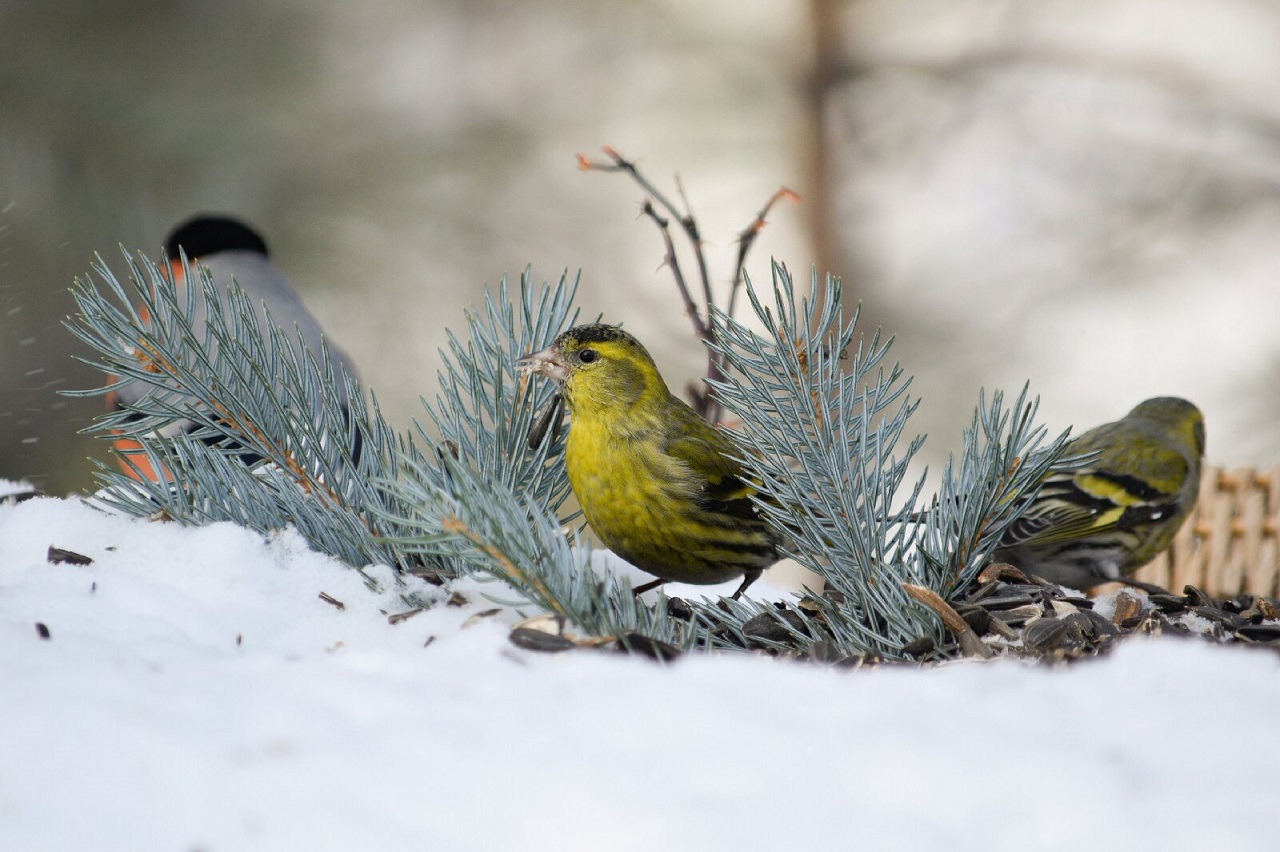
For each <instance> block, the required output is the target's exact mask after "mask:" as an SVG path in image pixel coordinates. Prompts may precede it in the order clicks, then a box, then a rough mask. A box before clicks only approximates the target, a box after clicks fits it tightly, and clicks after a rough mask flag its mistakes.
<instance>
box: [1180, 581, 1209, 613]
mask: <svg viewBox="0 0 1280 852" xmlns="http://www.w3.org/2000/svg"><path fill="white" fill-rule="evenodd" d="M1182 594H1183V595H1184V596H1185V597H1186V599H1187V606H1189V607H1197V606H1211V607H1213V608H1215V609H1217V607H1218V602H1217V601H1216V600H1214V599H1213V598H1212V597H1210V596H1209V595H1207V594H1205V593H1204V592H1203V591H1201V590H1200V589H1197V588H1196V587H1195V586H1183V587H1182Z"/></svg>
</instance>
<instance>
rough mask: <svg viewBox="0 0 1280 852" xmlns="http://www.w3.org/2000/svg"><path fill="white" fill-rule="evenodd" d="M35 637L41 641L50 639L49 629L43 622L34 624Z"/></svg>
mask: <svg viewBox="0 0 1280 852" xmlns="http://www.w3.org/2000/svg"><path fill="white" fill-rule="evenodd" d="M36 635H38V636H39V637H40V638H41V639H48V638H49V637H50V635H51V634H50V633H49V627H48V625H46V624H45V623H44V622H43V621H37V622H36Z"/></svg>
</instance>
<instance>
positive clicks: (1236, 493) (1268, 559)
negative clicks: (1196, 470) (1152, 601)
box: [1135, 465, 1280, 597]
mask: <svg viewBox="0 0 1280 852" xmlns="http://www.w3.org/2000/svg"><path fill="white" fill-rule="evenodd" d="M1278 529H1280V465H1276V466H1274V467H1272V468H1271V469H1270V470H1261V471H1259V470H1253V469H1250V468H1238V469H1234V470H1229V471H1228V470H1223V469H1221V468H1209V469H1207V470H1206V471H1205V473H1204V477H1203V478H1202V479H1201V480H1200V499H1199V500H1198V501H1197V502H1196V508H1195V511H1193V512H1192V513H1191V517H1190V518H1188V519H1187V522H1186V523H1185V524H1183V525H1182V529H1181V530H1179V531H1178V534H1177V536H1176V537H1175V538H1174V540H1173V545H1172V546H1171V547H1170V548H1169V550H1168V551H1167V552H1166V553H1163V554H1161V555H1160V556H1158V557H1156V559H1155V561H1153V562H1151V563H1150V564H1149V565H1146V566H1145V567H1144V568H1142V570H1140V571H1139V572H1138V573H1137V574H1136V575H1135V576H1136V577H1137V579H1139V580H1145V581H1146V582H1148V583H1155V584H1157V585H1160V586H1164V587H1165V588H1167V589H1170V590H1171V591H1174V592H1181V591H1182V587H1183V586H1187V585H1191V586H1196V587H1198V588H1201V589H1204V590H1205V591H1207V592H1208V593H1209V594H1212V595H1217V596H1220V597H1233V596H1235V595H1238V594H1240V593H1241V592H1248V593H1250V594H1255V595H1267V596H1270V597H1280V541H1278V540H1277V530H1278Z"/></svg>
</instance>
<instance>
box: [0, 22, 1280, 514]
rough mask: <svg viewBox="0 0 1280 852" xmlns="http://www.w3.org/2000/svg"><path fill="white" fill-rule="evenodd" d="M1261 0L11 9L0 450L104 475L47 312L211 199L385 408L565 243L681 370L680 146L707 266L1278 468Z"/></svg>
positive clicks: (1085, 410)
mask: <svg viewBox="0 0 1280 852" xmlns="http://www.w3.org/2000/svg"><path fill="white" fill-rule="evenodd" d="M1277 92H1280V2H1277V0H1035V2H1027V0H1007V2H1000V0H848V1H847V2H837V0H812V2H807V3H801V2H792V3H785V2H739V1H738V0H732V2H731V0H717V2H700V3H682V2H678V1H677V0H627V2H623V0H591V2H572V1H571V0H527V2H523V3H519V4H515V3H500V2H496V0H488V1H486V0H453V2H446V0H440V2H433V3H424V2H414V3H410V2H399V0H377V2H369V3H363V4H351V3H339V2H315V0H309V1H308V2H301V0H296V2H290V0H274V1H273V2H260V0H259V2H249V0H222V2H216V3H211V2H196V0H185V2H184V0H168V1H167V2H159V0H136V2H132V3H130V4H127V5H121V6H118V7H117V6H115V4H105V3H102V2H100V0H63V2H59V3H47V2H38V0H27V2H24V0H8V2H4V0H0V476H2V477H7V478H19V477H25V478H27V479H29V480H31V481H33V482H35V483H37V484H38V485H40V486H41V487H43V488H45V489H46V490H48V491H50V492H52V493H67V492H69V491H74V490H81V489H85V488H88V487H89V486H90V485H91V480H90V476H89V468H88V464H87V462H86V458H87V457H89V456H91V455H95V454H97V455H99V456H101V455H103V453H104V448H103V447H102V446H101V445H100V443H99V442H96V441H93V440H90V439H86V438H84V437H82V436H78V435H77V434H76V432H77V430H78V429H80V428H83V427H84V426H85V425H86V424H87V423H88V422H89V421H90V419H91V418H92V416H93V415H94V414H95V413H97V411H98V410H99V409H100V406H101V401H100V400H99V399H90V400H82V399H69V398H64V397H60V396H59V395H58V393H57V392H58V391H59V390H63V389H70V388H85V387H92V386H96V385H98V384H100V383H101V381H102V377H101V375H100V374H97V373H96V372H95V371H94V370H92V369H90V368H88V367H85V366H84V365H81V364H79V363H77V362H76V361H75V360H74V359H73V357H72V356H74V355H76V354H84V353H83V352H81V351H80V350H79V349H78V348H77V346H76V345H75V343H74V342H73V340H72V338H71V336H70V334H69V333H68V332H66V331H65V330H64V329H63V328H62V326H61V324H60V323H61V320H62V319H63V317H65V316H66V315H67V314H68V313H69V312H70V311H71V310H72V303H71V299H70V296H69V294H68V292H67V288H68V287H69V286H70V284H71V282H72V280H73V279H74V278H75V277H76V276H77V275H83V274H85V273H86V272H88V270H89V269H90V266H91V264H92V263H93V261H94V255H95V252H98V253H101V254H102V255H103V257H104V259H105V260H106V261H107V263H109V264H110V265H111V266H112V267H113V268H114V269H116V270H117V271H118V272H119V271H120V270H122V268H123V264H122V263H121V262H120V254H119V248H118V247H119V246H120V245H121V244H123V245H124V246H126V247H128V248H130V249H137V250H141V251H143V252H146V253H149V254H151V255H153V256H156V255H158V253H159V249H160V246H161V244H162V241H163V239H164V236H165V234H166V233H167V232H168V230H169V229H170V228H171V227H172V226H173V225H174V224H175V223H177V222H178V221H179V220H181V219H184V218H186V217H188V216H190V215H191V214H193V213H196V212H200V211H220V212H228V213H233V214H235V215H238V216H241V217H243V218H245V219H246V220H248V221H250V222H252V223H254V224H255V225H256V226H257V227H258V228H259V229H260V230H261V231H262V232H263V234H264V235H265V236H266V238H267V241H268V243H269V244H270V245H271V248H272V252H273V256H274V258H275V259H276V262H277V263H278V265H279V266H280V267H281V268H282V269H283V270H284V271H285V272H286V274H288V275H289V276H290V277H291V278H292V280H293V281H294V283H295V284H296V285H297V287H298V289H299V290H301V291H302V293H303V295H304V298H305V299H306V301H307V303H308V304H309V306H310V307H311V308H312V311H313V312H314V313H315V314H316V315H317V316H318V317H319V318H320V320H321V321H322V323H323V324H324V325H325V327H326V328H327V330H328V332H329V335H330V337H331V338H332V340H334V341H335V342H336V343H338V344H339V345H340V346H342V347H343V348H344V349H346V350H347V351H348V352H349V353H350V354H351V356H352V357H353V359H354V360H355V362H356V363H357V364H358V365H359V368H360V370H361V373H362V376H363V378H364V380H365V383H366V384H367V385H368V386H370V387H372V388H373V389H375V390H376V391H377V393H378V395H379V398H380V400H381V401H382V402H383V404H384V410H385V411H386V413H387V414H388V415H389V416H390V417H391V419H392V420H393V422H394V423H395V424H396V425H399V426H402V427H403V426H405V425H407V424H408V422H409V420H410V418H412V417H414V416H415V415H416V413H417V412H418V410H419V402H418V397H419V395H425V396H427V397H429V398H430V397H434V395H435V387H436V379H435V372H436V369H437V364H438V358H437V349H438V348H439V347H440V346H441V345H443V343H444V332H445V329H446V328H448V327H455V328H456V327H459V326H461V324H462V312H463V310H464V308H465V307H466V306H468V305H471V304H474V303H476V302H478V301H479V300H480V299H481V295H482V293H483V288H484V287H485V286H486V284H489V285H492V284H495V283H496V282H498V281H499V280H500V279H501V278H502V277H503V276H504V275H505V276H510V277H511V278H512V279H513V280H514V279H516V278H518V276H519V274H520V272H521V271H522V270H523V269H524V268H525V267H526V266H528V265H532V268H533V273H534V275H535V277H536V278H537V279H538V280H539V281H541V280H544V279H553V280H554V279H557V278H558V277H559V276H560V275H561V273H562V272H563V271H565V270H568V271H569V272H570V274H577V273H578V271H579V270H581V275H582V285H581V288H580V291H579V304H580V306H581V307H582V309H583V311H584V313H585V314H586V315H587V316H594V315H596V314H597V313H603V314H604V317H605V319H606V320H608V321H614V322H620V321H625V322H626V324H627V326H628V328H630V329H631V330H632V331H634V332H635V333H636V334H637V335H639V336H640V337H641V338H642V339H643V340H644V341H645V342H646V343H647V344H648V345H649V346H650V348H651V349H652V350H653V351H654V354H655V356H656V357H657V359H658V361H659V365H660V367H662V369H663V371H664V373H665V375H666V376H667V378H668V381H669V382H670V384H671V385H672V386H673V387H674V388H682V387H683V386H684V385H685V384H686V383H687V382H688V381H689V380H692V379H694V378H696V377H698V376H700V375H701V372H702V370H703V369H704V366H705V358H704V356H703V354H702V352H701V350H700V346H699V344H698V342H697V341H696V340H695V339H694V338H693V336H692V335H691V333H690V330H689V325H688V322H687V320H686V318H685V316H684V314H683V312H682V309H681V306H680V302H679V300H678V299H677V298H676V294H675V290H674V287H673V284H672V281H671V278H670V275H669V274H668V272H667V271H666V270H664V269H660V268H659V264H660V261H661V258H662V245H661V242H660V239H659V237H658V234H657V233H656V231H655V230H654V228H653V227H652V225H651V223H649V222H647V221H644V220H642V219H640V218H638V216H637V214H638V212H639V204H640V201H641V200H642V194H641V193H640V191H639V190H638V189H637V188H636V187H635V186H634V185H633V184H631V183H630V182H629V181H628V180H627V179H625V178H624V177H622V176H620V175H611V174H600V173H584V172H581V171H579V170H578V169H577V167H576V162H575V155H576V154H577V152H579V151H582V152H586V153H588V154H590V155H591V156H593V157H594V156H597V155H598V151H599V148H600V146H601V145H604V144H608V145H613V146H615V147H616V148H618V149H619V150H620V151H621V152H622V153H623V154H625V155H627V156H629V157H631V158H633V159H635V160H637V161H638V162H639V165H640V166H641V168H642V169H644V170H645V172H646V173H647V175H648V176H649V177H650V178H651V179H653V180H654V182H655V183H657V184H658V185H659V186H660V187H662V188H664V189H667V190H673V188H674V184H673V176H674V175H675V174H677V173H678V174H679V175H680V177H681V179H682V181H683V184H684V187H685V189H686V190H687V193H688V196H689V199H690V201H691V203H692V205H693V207H694V211H695V213H696V214H697V215H698V218H699V220H700V223H701V225H702V229H703V233H704V236H705V237H706V239H707V250H708V253H709V257H710V260H711V264H712V270H713V274H714V275H715V277H716V281H717V283H718V285H719V286H721V287H722V288H725V289H727V287H728V281H729V280H730V278H731V274H732V263H733V258H734V255H735V252H736V245H735V242H734V240H735V237H736V234H737V232H738V231H740V230H741V229H742V228H743V226H745V225H746V224H747V223H748V222H749V221H750V220H751V218H752V216H753V215H754V214H755V212H756V211H757V210H758V209H759V207H760V205H761V204H762V203H763V202H764V201H765V200H766V199H767V198H768V197H769V195H770V194H771V193H772V192H773V191H774V190H775V189H777V188H778V187H779V186H781V185H787V186H789V187H791V188H793V189H795V190H796V191H797V192H799V193H800V194H801V196H803V202H802V203H801V204H799V205H785V204H783V205H779V206H778V207H777V208H775V210H774V212H773V214H772V215H771V216H770V223H771V224H770V226H769V227H768V228H767V229H766V230H765V231H764V232H763V234H762V235H761V238H760V240H759V241H758V242H757V244H756V248H755V250H754V253H753V255H752V258H751V261H750V262H749V265H748V269H749V272H750V273H751V274H752V275H753V277H754V278H755V279H756V280H758V281H767V280H768V269H769V267H768V263H769V257H770V256H771V255H772V256H775V257H777V258H778V259H779V260H781V261H783V262H785V263H786V264H787V265H788V266H789V267H790V268H791V269H792V270H793V271H794V272H795V273H796V274H797V275H798V277H800V278H801V279H802V280H805V279H807V277H808V274H809V270H810V269H811V268H813V267H816V268H818V269H819V270H821V271H824V272H825V271H828V270H829V271H831V272H832V273H833V274H836V275H838V276H840V277H841V278H843V280H844V282H845V284H846V287H847V290H848V292H849V293H850V295H851V299H852V300H855V301H856V300H860V301H862V303H863V305H864V315H863V316H864V320H865V321H866V323H867V325H866V328H867V329H868V330H870V329H871V328H874V327H875V326H883V327H884V328H885V330H886V331H890V332H894V333H896V334H897V342H896V344H895V349H894V355H895V357H896V358H898V359H899V360H900V361H901V362H902V364H903V366H904V367H905V369H906V370H907V372H908V373H911V374H914V375H915V377H916V378H915V383H914V385H913V389H914V393H915V394H916V395H917V396H919V397H921V398H922V400H923V401H922V404H921V406H920V410H919V413H918V414H917V416H916V418H915V420H914V421H913V423H914V426H915V429H916V430H917V431H919V432H922V433H927V434H928V435H929V440H928V441H927V443H926V445H925V451H924V455H923V456H922V461H927V462H929V463H930V464H932V465H934V466H935V467H936V465H937V464H938V462H940V461H941V460H945V458H946V455H947V454H948V453H949V452H951V451H952V450H954V449H956V448H957V447H958V445H959V439H960V430H961V428H962V426H963V425H965V424H966V423H967V422H968V420H969V418H970V416H971V415H972V411H973V407H974V405H975V403H976V401H977V398H978V390H979V388H981V387H985V388H987V389H988V390H991V389H995V388H1003V389H1006V390H1007V391H1009V392H1011V393H1015V392H1016V391H1017V390H1018V389H1019V388H1021V386H1022V385H1023V383H1024V382H1028V381H1029V382H1030V384H1031V389H1032V391H1033V392H1035V393H1038V394H1039V395H1040V396H1041V399H1042V404H1041V419H1042V421H1043V422H1045V423H1046V424H1048V425H1049V426H1051V427H1052V428H1053V429H1054V430H1055V431H1056V430H1057V429H1060V428H1063V427H1066V426H1068V425H1073V424H1074V425H1076V426H1078V427H1079V428H1082V429H1083V428H1087V427H1089V426H1093V425H1096V424H1097V423H1100V422H1103V421H1106V420H1112V419H1115V418H1117V417H1119V416H1121V415H1123V414H1124V413H1125V412H1126V411H1128V410H1129V408H1131V407H1132V406H1133V405H1134V404H1136V403H1137V402H1139V401H1140V400H1142V399H1144V398H1146V397H1150V396H1155V395H1161V394H1176V395H1182V396H1186V397H1188V398H1190V399H1192V400H1193V401H1195V402H1196V403H1197V404H1199V405H1200V406H1201V407H1202V408H1203V409H1204V411H1205V413H1206V419H1207V422H1208V433H1209V451H1208V454H1209V459H1210V461H1211V462H1215V463H1227V464H1271V463H1274V462H1276V461H1280V427H1278V426H1277V423H1278V422H1280V325H1278V323H1277V317H1278V316H1280V293H1278V290H1280V286H1278V285H1280V98H1278V97H1277V96H1276V93H1277Z"/></svg>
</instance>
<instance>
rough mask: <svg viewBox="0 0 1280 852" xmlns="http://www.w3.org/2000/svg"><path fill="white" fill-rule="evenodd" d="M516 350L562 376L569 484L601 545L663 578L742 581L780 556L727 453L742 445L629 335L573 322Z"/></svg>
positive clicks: (532, 364) (538, 367) (538, 368)
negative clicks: (548, 341)
mask: <svg viewBox="0 0 1280 852" xmlns="http://www.w3.org/2000/svg"><path fill="white" fill-rule="evenodd" d="M522 360H523V361H524V362H525V363H527V364H528V365H529V369H530V370H531V371H533V372H539V373H542V374H543V375H546V376H548V377H550V378H553V379H555V380H557V381H559V382H560V383H561V394H562V395H563V397H564V402H565V406H566V408H567V409H568V411H569V416H570V422H569V435H568V438H567V440H566V444H565V467H566V470H567V472H568V475H569V484H570V486H571V487H572V488H573V493H574V495H575V496H576V497H577V498H578V504H579V505H580V506H581V507H582V511H583V514H584V515H585V516H586V518H587V522H588V523H589V524H590V525H591V529H592V530H593V531H594V532H595V534H596V536H597V537H598V538H599V539H600V541H601V542H602V543H603V544H604V545H605V546H606V547H608V548H609V549H610V550H612V551H613V552H614V553H616V554H617V555H618V556H620V557H622V558H623V559H625V560H626V561H628V562H630V563H631V564H632V565H635V566H636V567H637V568H640V569H642V570H644V571H647V572H649V573H650V574H653V575H655V576H657V577H659V578H660V579H662V580H672V581H676V582H681V583H697V584H711V583H722V582H725V581H727V580H731V579H733V578H735V577H743V584H742V587H741V588H740V589H739V592H741V591H742V589H745V588H746V587H747V585H749V584H750V583H751V582H752V581H754V580H755V579H756V578H757V577H758V576H759V575H760V572H761V570H763V569H764V568H767V567H768V566H769V565H772V564H773V563H774V562H776V561H777V560H778V558H779V557H778V553H777V538H776V537H775V535H774V533H773V532H772V531H771V530H770V529H769V527H768V526H766V525H765V523H764V521H762V520H761V519H760V517H759V516H758V515H757V513H756V510H755V507H754V506H753V505H752V504H751V501H750V499H749V496H750V494H751V488H750V486H749V485H748V484H747V483H746V482H745V481H744V479H743V474H744V472H743V470H742V468H741V466H740V465H739V464H738V463H737V462H735V461H733V460H732V459H731V458H729V456H730V455H740V451H738V450H737V448H736V447H735V446H734V444H733V443H732V441H731V440H730V439H729V438H728V437H727V436H726V435H725V434H724V433H722V432H720V431H718V430H716V429H714V428H713V427H712V426H710V425H709V424H708V423H707V422H706V421H704V420H703V419H702V418H701V417H699V416H698V415H697V414H696V413H695V412H694V411H693V410H692V409H691V408H689V406H687V405H685V403H684V402H682V401H681V400H679V399H677V398H676V397H675V396H673V395H672V394H671V392H670V391H669V390H668V389H667V385H666V382H664V381H663V379H662V376H661V374H660V373H659V372H658V368H657V366H656V365H655V364H654V362H653V358H652V357H650V355H649V353H648V352H647V351H646V350H645V348H644V347H643V346H642V345H641V344H640V342H639V341H638V340H636V339H635V338H634V337H632V336H631V335H630V334H627V333H626V332H624V331H622V330H621V329H618V328H616V327H614V326H609V325H588V326H579V327H577V328H573V329H570V330H569V331H567V332H565V333H564V334H562V335H560V337H558V338H557V339H556V341H555V343H553V344H552V345H551V346H550V347H548V348H547V349H544V350H543V351H541V352H537V353H533V354H532V355H529V356H526V358H524V359H522Z"/></svg>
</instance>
